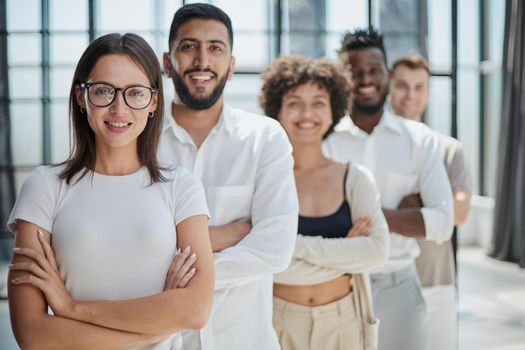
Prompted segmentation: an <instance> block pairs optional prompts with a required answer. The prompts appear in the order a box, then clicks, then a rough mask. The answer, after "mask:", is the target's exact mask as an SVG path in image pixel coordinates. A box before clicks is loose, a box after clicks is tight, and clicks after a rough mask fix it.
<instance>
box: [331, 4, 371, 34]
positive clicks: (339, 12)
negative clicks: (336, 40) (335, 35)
mask: <svg viewBox="0 0 525 350" xmlns="http://www.w3.org/2000/svg"><path fill="white" fill-rule="evenodd" d="M367 27H368V1H367V0H352V1H349V0H327V1H326V29H327V30H328V31H333V32H345V31H347V30H353V29H356V28H367Z"/></svg>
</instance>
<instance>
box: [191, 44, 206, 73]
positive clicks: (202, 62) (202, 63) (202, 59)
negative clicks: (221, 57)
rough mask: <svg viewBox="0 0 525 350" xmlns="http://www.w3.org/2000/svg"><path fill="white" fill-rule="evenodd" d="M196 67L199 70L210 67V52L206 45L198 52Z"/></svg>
mask: <svg viewBox="0 0 525 350" xmlns="http://www.w3.org/2000/svg"><path fill="white" fill-rule="evenodd" d="M194 64H195V66H197V67H199V68H207V67H209V65H210V58H209V55H208V50H207V48H206V47H204V45H202V46H201V48H200V49H199V50H198V52H197V55H196V57H195V61H194Z"/></svg>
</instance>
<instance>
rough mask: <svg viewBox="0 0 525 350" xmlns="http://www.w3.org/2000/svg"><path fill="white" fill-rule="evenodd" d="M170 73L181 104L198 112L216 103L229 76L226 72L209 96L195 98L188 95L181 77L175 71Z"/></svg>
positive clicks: (188, 91)
mask: <svg viewBox="0 0 525 350" xmlns="http://www.w3.org/2000/svg"><path fill="white" fill-rule="evenodd" d="M172 71H173V74H172V76H171V78H172V79H173V85H174V86H175V91H176V92H177V96H179V98H180V100H181V102H182V103H184V104H185V105H186V106H187V107H189V108H191V109H193V110H198V111H200V110H203V109H208V108H210V107H211V106H213V105H214V104H215V102H217V100H218V99H219V97H221V96H222V92H223V91H224V87H225V86H226V81H227V80H228V75H229V71H228V72H226V74H225V75H224V77H222V78H221V79H220V80H219V84H218V85H217V86H216V87H215V89H213V91H212V92H211V94H210V96H208V97H205V98H197V97H194V96H193V95H192V94H191V93H190V90H189V89H188V87H187V86H186V84H185V83H184V81H183V80H182V77H181V76H180V75H179V74H178V73H177V72H175V70H172Z"/></svg>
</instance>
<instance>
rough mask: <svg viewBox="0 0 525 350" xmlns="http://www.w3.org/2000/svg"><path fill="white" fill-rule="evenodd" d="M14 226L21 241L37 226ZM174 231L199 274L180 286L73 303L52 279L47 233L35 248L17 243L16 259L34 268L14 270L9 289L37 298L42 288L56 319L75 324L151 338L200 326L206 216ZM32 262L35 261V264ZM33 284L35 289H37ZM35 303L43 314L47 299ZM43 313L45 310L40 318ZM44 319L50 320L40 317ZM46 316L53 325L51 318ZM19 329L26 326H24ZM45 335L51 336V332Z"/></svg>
mask: <svg viewBox="0 0 525 350" xmlns="http://www.w3.org/2000/svg"><path fill="white" fill-rule="evenodd" d="M18 226H21V227H19V230H20V232H19V234H17V236H20V237H29V238H26V240H30V241H32V242H33V241H34V240H35V237H37V234H36V233H35V231H36V230H37V229H38V228H37V227H35V226H34V225H32V224H29V223H26V224H19V225H18ZM177 231H178V239H179V244H180V245H181V246H191V248H192V250H193V251H194V252H195V253H196V254H197V255H198V257H199V258H198V259H197V260H196V262H195V267H196V269H197V270H198V273H196V275H195V276H193V277H192V278H191V280H190V281H189V282H188V283H187V286H186V288H184V289H167V290H165V291H163V292H162V293H159V294H155V295H152V296H148V297H143V298H137V299H132V300H115V301H104V300H101V301H76V300H74V299H73V298H71V296H70V295H69V293H68V292H67V291H66V290H65V287H64V286H63V283H62V282H61V281H59V282H57V281H56V279H57V278H58V279H59V278H60V275H59V274H58V269H57V268H56V263H54V261H53V259H54V255H53V254H52V253H49V252H48V251H46V244H48V243H47V242H49V235H47V237H44V239H41V242H40V243H41V246H40V247H38V246H36V245H35V244H34V242H33V243H32V244H30V245H28V244H26V245H25V247H24V245H21V247H24V248H22V249H17V254H16V255H17V256H18V255H21V257H20V259H24V257H23V256H25V257H27V259H26V261H28V260H29V261H30V262H31V260H32V262H33V266H32V267H31V268H30V269H29V271H30V272H31V274H21V273H19V276H13V277H14V282H15V283H16V284H17V285H16V286H13V287H12V288H13V289H15V290H16V289H17V288H24V289H22V290H26V289H28V288H29V290H31V291H32V292H34V293H35V292H36V294H37V295H40V296H42V293H40V291H39V290H41V291H43V292H44V294H45V298H46V299H45V300H47V301H48V302H49V304H50V306H51V308H52V309H53V311H54V312H55V314H56V315H57V316H58V317H60V318H64V319H68V321H76V323H77V324H86V325H95V326H99V327H103V328H107V329H111V330H115V331H121V332H120V333H124V334H126V333H139V334H141V335H145V337H146V338H148V339H152V340H154V341H152V342H155V341H158V340H160V339H159V337H161V339H162V337H166V336H167V335H169V334H173V333H175V332H178V331H180V330H183V329H188V328H201V327H203V325H204V324H205V322H206V321H207V318H208V316H209V313H210V311H211V302H212V298H213V277H214V276H213V256H212V253H211V247H210V243H209V240H208V232H207V217H206V216H205V215H197V216H193V217H190V218H188V219H186V220H184V221H182V222H181V223H179V224H178V225H177ZM37 240H38V239H37ZM42 243H44V244H42ZM28 248H30V249H28ZM35 248H37V249H35ZM47 249H48V250H50V247H49V246H47ZM51 257H52V258H51ZM46 261H47V262H48V263H47V265H46ZM36 263H37V264H36ZM35 265H39V267H40V268H38V266H37V267H35ZM53 265H55V266H53ZM42 271H44V272H45V271H47V272H46V273H43V272H42ZM53 279H54V281H53ZM34 287H38V289H39V290H36V288H34ZM40 306H41V308H42V309H43V311H44V312H45V311H46V310H47V303H46V304H45V305H43V306H42V305H40ZM33 311H37V310H33ZM17 314H18V313H17ZM30 314H34V312H33V313H30ZM43 315H45V313H42V315H41V316H43ZM47 319H49V318H43V320H47ZM51 320H52V321H53V322H55V323H56V321H55V319H52V318H51ZM21 328H25V327H24V325H23V324H22V326H21ZM50 334H51V335H53V337H56V335H55V334H54V333H53V332H51V333H50ZM135 336H136V335H135ZM37 339H38V338H37ZM58 339H59V338H58ZM120 347H122V346H120Z"/></svg>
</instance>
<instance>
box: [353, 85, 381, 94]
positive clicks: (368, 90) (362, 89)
mask: <svg viewBox="0 0 525 350" xmlns="http://www.w3.org/2000/svg"><path fill="white" fill-rule="evenodd" d="M376 92H377V89H376V87H375V86H365V87H359V88H357V93H358V94H359V95H365V96H366V95H372V94H375V93H376Z"/></svg>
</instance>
